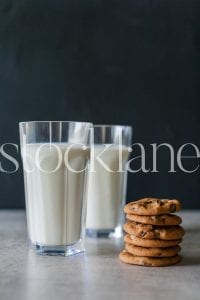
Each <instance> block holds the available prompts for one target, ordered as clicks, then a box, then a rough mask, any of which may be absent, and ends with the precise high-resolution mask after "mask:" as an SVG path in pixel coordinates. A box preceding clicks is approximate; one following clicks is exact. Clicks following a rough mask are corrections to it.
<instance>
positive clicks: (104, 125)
mask: <svg viewBox="0 0 200 300" xmlns="http://www.w3.org/2000/svg"><path fill="white" fill-rule="evenodd" d="M93 127H94V128H95V127H97V128H98V127H99V128H100V127H102V128H103V127H104V128H111V127H121V128H129V129H132V126H131V125H116V124H115V125H113V124H93Z"/></svg>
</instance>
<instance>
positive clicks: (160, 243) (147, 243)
mask: <svg viewBox="0 0 200 300" xmlns="http://www.w3.org/2000/svg"><path fill="white" fill-rule="evenodd" d="M124 241H125V243H128V244H133V245H136V246H141V247H156V248H157V247H158V248H165V247H172V246H176V245H178V244H180V243H181V241H182V239H178V240H170V241H168V240H160V239H157V240H150V239H143V238H140V237H137V236H135V235H130V234H126V235H125V237H124Z"/></svg>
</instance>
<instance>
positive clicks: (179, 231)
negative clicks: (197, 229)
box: [123, 221, 185, 240]
mask: <svg viewBox="0 0 200 300" xmlns="http://www.w3.org/2000/svg"><path fill="white" fill-rule="evenodd" d="M123 228H124V231H125V232H126V233H128V234H133V235H135V236H137V237H141V238H143V239H150V240H151V239H161V240H178V239H181V238H182V237H183V235H184V234H185V231H184V229H183V228H182V227H181V226H179V225H176V226H167V227H164V226H157V225H147V224H141V223H137V222H134V221H132V222H130V221H129V222H127V223H125V224H124V226H123Z"/></svg>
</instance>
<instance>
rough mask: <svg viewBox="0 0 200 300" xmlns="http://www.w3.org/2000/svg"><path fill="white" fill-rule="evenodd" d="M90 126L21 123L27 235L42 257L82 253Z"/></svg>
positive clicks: (83, 124)
mask: <svg viewBox="0 0 200 300" xmlns="http://www.w3.org/2000/svg"><path fill="white" fill-rule="evenodd" d="M91 127H92V124H90V123H81V122H66V121H41V122H39V121H36V122H22V123H20V144H21V154H22V161H23V170H24V185H25V200H26V214H27V224H28V233H29V240H30V242H31V245H32V247H33V248H34V249H35V251H36V252H37V253H38V254H43V255H45V254H46V255H65V256H68V255H72V254H76V253H79V252H82V251H84V233H85V214H86V203H85V200H86V199H85V198H86V197H85V177H86V170H87V166H88V161H89V156H90V129H91Z"/></svg>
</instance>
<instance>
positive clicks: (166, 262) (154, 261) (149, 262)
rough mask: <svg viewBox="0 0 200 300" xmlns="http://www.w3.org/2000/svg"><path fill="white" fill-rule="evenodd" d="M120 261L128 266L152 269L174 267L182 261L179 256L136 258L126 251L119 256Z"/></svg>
mask: <svg viewBox="0 0 200 300" xmlns="http://www.w3.org/2000/svg"><path fill="white" fill-rule="evenodd" d="M119 259H120V260H121V261H122V262H124V263H127V264H133V265H141V266H151V267H163V266H170V265H174V264H176V263H178V262H180V261H181V257H180V256H179V255H175V256H172V257H160V258H157V257H146V256H136V255H133V254H131V253H129V252H127V251H126V250H123V251H121V252H120V254H119Z"/></svg>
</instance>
